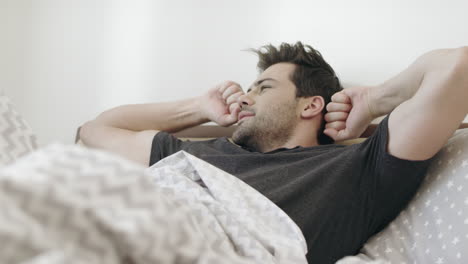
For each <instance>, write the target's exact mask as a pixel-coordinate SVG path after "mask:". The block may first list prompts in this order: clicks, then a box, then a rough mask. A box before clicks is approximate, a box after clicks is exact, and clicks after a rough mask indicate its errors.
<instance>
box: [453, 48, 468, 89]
mask: <svg viewBox="0 0 468 264" xmlns="http://www.w3.org/2000/svg"><path fill="white" fill-rule="evenodd" d="M454 74H456V76H457V77H459V78H463V79H464V81H465V83H466V82H468V78H467V75H468V46H463V47H460V48H458V49H456V59H455V67H454Z"/></svg>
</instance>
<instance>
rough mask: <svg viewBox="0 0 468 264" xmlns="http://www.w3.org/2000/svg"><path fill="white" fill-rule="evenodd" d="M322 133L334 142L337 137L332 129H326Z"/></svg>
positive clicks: (335, 131)
mask: <svg viewBox="0 0 468 264" xmlns="http://www.w3.org/2000/svg"><path fill="white" fill-rule="evenodd" d="M323 133H324V134H325V135H327V136H329V137H331V138H332V139H333V140H335V141H336V136H337V135H338V131H337V130H336V129H334V128H326V129H325V130H324V131H323Z"/></svg>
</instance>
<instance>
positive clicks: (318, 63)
mask: <svg viewBox="0 0 468 264" xmlns="http://www.w3.org/2000/svg"><path fill="white" fill-rule="evenodd" d="M250 51H253V52H254V53H256V54H257V55H258V58H259V60H258V64H257V67H258V69H259V71H260V72H263V71H264V70H266V69H267V68H268V67H270V66H271V65H273V64H276V63H280V62H289V63H293V64H295V65H296V68H295V70H294V72H293V73H292V75H291V76H290V79H291V81H292V82H293V83H294V84H295V85H296V97H297V98H299V97H307V96H317V95H318V96H322V97H323V99H324V101H325V106H326V105H327V104H328V103H329V102H330V101H331V97H332V95H333V94H334V93H336V92H339V91H341V90H342V89H343V87H342V86H341V84H340V80H339V79H338V77H337V76H336V74H335V71H334V70H333V68H332V67H331V66H330V65H329V64H328V63H327V62H326V61H325V60H324V59H323V57H322V55H321V54H320V52H318V51H317V50H315V49H314V48H312V47H311V46H309V45H303V44H302V43H301V42H300V41H298V42H297V43H296V44H294V45H290V44H288V43H282V44H281V45H280V46H279V48H276V47H275V46H273V45H271V44H268V45H265V46H262V47H260V48H259V49H250ZM325 113H326V107H324V108H323V111H322V114H323V115H325ZM325 123H326V122H325V119H324V118H323V119H322V124H321V127H320V129H319V131H318V135H317V140H318V142H319V144H331V143H333V139H331V138H330V137H329V136H327V135H325V134H324V133H323V130H324V128H325Z"/></svg>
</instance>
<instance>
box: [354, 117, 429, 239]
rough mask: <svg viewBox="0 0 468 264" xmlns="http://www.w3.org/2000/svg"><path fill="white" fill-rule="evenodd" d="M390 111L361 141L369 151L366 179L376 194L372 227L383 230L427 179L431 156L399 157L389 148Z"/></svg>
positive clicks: (364, 166)
mask: <svg viewBox="0 0 468 264" xmlns="http://www.w3.org/2000/svg"><path fill="white" fill-rule="evenodd" d="M389 116H390V115H388V116H387V117H386V118H385V119H384V120H382V122H381V123H380V124H379V126H378V127H377V129H376V131H375V132H374V134H373V135H372V136H371V137H369V138H368V139H367V140H366V141H364V142H363V143H361V144H359V146H358V148H359V150H358V151H360V153H363V155H365V158H364V161H365V162H366V163H365V164H364V165H363V168H364V173H365V175H364V176H365V177H366V182H367V183H368V184H369V188H370V193H371V198H373V201H374V206H373V211H374V212H373V214H372V215H373V219H372V221H371V227H370V228H371V230H373V231H374V232H378V231H380V230H381V229H382V228H383V227H384V226H385V225H387V224H388V223H389V222H390V221H391V220H393V219H394V218H395V217H396V216H397V215H398V213H399V212H400V211H401V210H402V209H403V208H404V207H405V206H406V205H407V203H408V202H409V201H410V200H411V198H412V197H413V195H414V194H415V193H416V191H417V189H418V187H419V186H420V184H421V182H422V181H423V179H424V177H425V174H426V172H427V168H428V167H429V164H430V161H431V159H428V160H424V161H410V160H404V159H400V158H397V157H395V156H393V155H391V154H390V153H388V151H387V144H388V137H389V132H388V119H389Z"/></svg>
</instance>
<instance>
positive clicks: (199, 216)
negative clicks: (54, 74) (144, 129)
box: [0, 95, 468, 264]
mask: <svg viewBox="0 0 468 264" xmlns="http://www.w3.org/2000/svg"><path fill="white" fill-rule="evenodd" d="M0 121H1V123H0V124H1V125H0V148H1V154H2V155H1V156H0V203H1V205H0V208H2V210H1V211H0V223H1V224H0V241H2V242H4V243H3V244H2V247H1V248H0V262H1V263H64V262H67V263H83V262H86V263H184V262H188V263H192V262H196V261H197V263H306V262H305V258H304V252H305V251H304V250H305V243H304V238H303V236H302V234H301V233H300V231H298V228H297V226H295V224H294V223H293V222H292V221H291V220H290V219H289V217H287V215H285V214H284V213H283V212H282V211H281V210H279V208H277V207H276V206H275V205H274V204H272V203H271V202H269V201H268V200H267V199H266V198H264V197H262V196H259V194H258V193H256V192H255V190H252V189H251V188H249V186H247V185H245V184H242V183H241V182H239V181H236V178H235V177H231V176H230V175H226V173H224V172H222V171H219V170H217V169H216V168H212V166H210V165H209V164H206V163H203V161H201V160H198V159H197V158H195V157H193V156H191V155H190V154H188V153H185V152H180V153H177V154H176V155H173V156H171V157H169V158H170V159H165V160H163V161H161V162H159V163H157V164H156V166H153V167H151V168H143V167H141V166H138V165H137V164H134V163H131V162H129V161H127V160H124V159H122V158H120V157H117V156H114V155H112V154H109V153H105V152H102V151H97V150H90V149H86V148H83V147H81V146H79V145H72V144H69V145H64V144H55V145H51V146H47V147H45V148H41V149H38V148H37V143H36V136H35V134H34V133H33V130H32V129H31V128H30V127H29V126H28V125H27V122H26V121H25V120H24V119H23V118H22V117H21V116H20V115H19V114H18V113H17V112H16V111H15V109H14V106H13V104H12V103H11V101H10V100H9V99H8V97H6V96H5V95H0ZM375 127H376V125H371V126H370V127H369V129H368V130H367V131H366V132H365V133H364V136H368V135H370V134H371V133H372V131H373V130H374V129H375ZM467 127H468V124H462V125H461V126H460V129H459V130H457V132H456V133H455V134H454V135H453V136H452V138H451V139H450V140H449V142H448V143H447V144H446V145H445V146H444V148H443V149H442V150H441V151H440V152H439V153H438V154H437V156H436V158H435V161H434V162H433V163H432V165H431V167H430V169H429V171H428V174H427V176H426V179H425V181H424V183H423V185H422V186H421V188H420V190H419V191H418V193H417V194H416V196H415V197H414V199H413V200H412V201H411V203H410V204H409V205H408V207H407V208H406V209H405V210H404V211H402V212H401V213H400V215H399V216H398V217H397V218H396V219H395V220H394V221H393V222H391V224H390V225H389V226H388V227H387V228H385V229H384V230H383V231H382V232H380V233H378V234H376V235H375V236H373V237H372V238H370V239H369V241H368V242H367V243H366V244H365V245H364V247H363V248H362V249H361V251H360V253H359V254H357V255H355V256H348V257H345V258H343V259H341V260H340V261H338V263H340V264H351V263H468V253H466V252H468V195H467V193H468V129H464V128H467ZM233 129H234V128H233V127H231V128H222V127H216V126H201V127H195V128H192V129H189V130H186V131H182V132H180V133H177V134H176V136H178V137H180V138H184V139H190V140H204V139H207V138H213V137H220V136H230V135H231V133H232V131H233ZM77 134H78V133H77ZM362 140H364V139H363V138H362V139H357V140H354V141H347V142H340V143H343V144H353V143H356V142H359V141H362ZM76 142H78V143H79V138H78V137H77V138H76ZM220 175H221V176H220ZM219 179H221V180H219ZM227 186H230V187H229V188H228V187H227ZM226 192H227V193H229V195H227V196H226V195H225V193H226ZM194 194H196V195H195V196H194ZM194 197H195V198H194ZM265 219H273V221H265Z"/></svg>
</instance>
